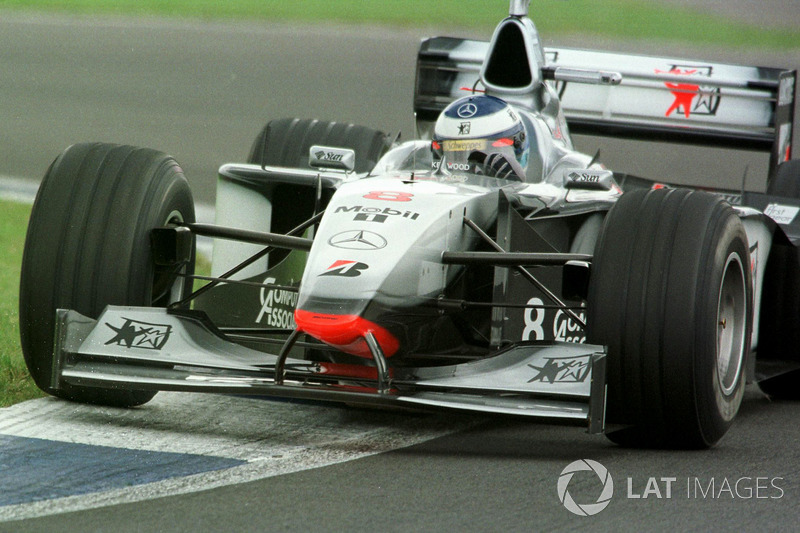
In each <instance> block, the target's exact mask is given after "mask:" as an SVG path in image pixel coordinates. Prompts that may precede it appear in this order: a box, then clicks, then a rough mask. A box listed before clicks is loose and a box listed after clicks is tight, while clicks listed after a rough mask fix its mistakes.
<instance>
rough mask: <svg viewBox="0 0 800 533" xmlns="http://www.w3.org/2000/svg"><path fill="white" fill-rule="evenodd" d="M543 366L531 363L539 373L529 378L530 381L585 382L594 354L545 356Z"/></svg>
mask: <svg viewBox="0 0 800 533" xmlns="http://www.w3.org/2000/svg"><path fill="white" fill-rule="evenodd" d="M544 359H545V363H544V365H543V366H536V365H531V364H529V365H528V366H529V367H531V368H532V369H534V370H536V372H537V374H536V375H535V376H533V377H532V378H531V379H529V380H528V383H532V382H534V381H541V382H542V383H583V382H584V381H586V377H587V376H588V375H589V369H590V368H591V367H590V363H591V359H592V356H591V355H581V356H578V357H545V358H544Z"/></svg>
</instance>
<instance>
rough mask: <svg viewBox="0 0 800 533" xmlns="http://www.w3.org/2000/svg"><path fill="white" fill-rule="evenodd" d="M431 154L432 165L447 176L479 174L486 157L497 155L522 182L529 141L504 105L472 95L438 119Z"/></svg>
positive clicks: (505, 104) (450, 106)
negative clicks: (514, 163) (433, 163)
mask: <svg viewBox="0 0 800 533" xmlns="http://www.w3.org/2000/svg"><path fill="white" fill-rule="evenodd" d="M431 150H432V151H433V157H434V161H435V164H437V165H439V168H441V169H443V170H446V171H451V172H452V171H469V172H475V173H480V170H481V165H482V164H483V163H484V162H485V161H486V160H487V157H489V156H492V157H495V156H497V155H498V154H500V155H502V156H504V157H505V158H507V159H508V160H510V161H514V162H516V163H518V164H519V167H518V168H517V173H518V174H521V175H519V176H517V177H518V179H524V176H525V171H526V170H527V168H528V155H529V153H530V141H529V139H528V134H527V131H526V129H525V125H524V123H523V122H522V120H521V119H520V117H519V114H518V113H517V112H516V111H514V109H513V108H512V107H511V106H510V105H508V103H506V102H505V101H503V100H501V99H499V98H496V97H494V96H487V95H472V96H467V97H464V98H459V99H458V100H456V101H454V102H452V103H450V105H448V106H447V107H446V108H445V109H444V111H442V113H441V114H440V115H439V118H438V119H437V120H436V125H435V126H434V129H433V139H432V142H431ZM514 166H515V167H516V165H514Z"/></svg>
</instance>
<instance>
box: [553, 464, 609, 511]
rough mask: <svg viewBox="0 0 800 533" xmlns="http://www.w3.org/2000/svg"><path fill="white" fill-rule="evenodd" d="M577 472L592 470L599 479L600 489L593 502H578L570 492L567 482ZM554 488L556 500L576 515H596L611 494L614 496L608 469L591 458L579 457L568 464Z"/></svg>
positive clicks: (606, 503) (605, 504) (581, 484)
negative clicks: (556, 492)
mask: <svg viewBox="0 0 800 533" xmlns="http://www.w3.org/2000/svg"><path fill="white" fill-rule="evenodd" d="M577 472H594V473H595V475H596V476H597V478H598V479H599V480H600V484H601V485H602V489H600V495H599V496H598V497H597V500H596V501H594V502H593V503H578V502H576V501H575V499H574V498H573V497H572V495H571V494H570V492H569V484H570V482H571V481H572V478H573V476H574V475H575V474H576V473H577ZM579 485H580V486H584V485H585V484H584V483H579ZM556 488H557V490H558V500H559V501H560V502H561V504H562V505H563V506H564V507H565V508H566V509H567V510H568V511H569V512H571V513H573V514H576V515H578V516H593V515H596V514H597V513H599V512H600V511H602V510H603V509H605V508H606V507H608V504H609V503H610V502H611V498H612V496H614V480H613V479H612V477H611V474H610V473H609V472H608V469H607V468H606V467H605V466H603V465H601V464H600V463H598V462H597V461H592V460H591V459H579V460H577V461H574V462H572V463H570V464H568V465H567V466H566V468H564V470H562V471H561V475H559V476H558V484H557V486H556Z"/></svg>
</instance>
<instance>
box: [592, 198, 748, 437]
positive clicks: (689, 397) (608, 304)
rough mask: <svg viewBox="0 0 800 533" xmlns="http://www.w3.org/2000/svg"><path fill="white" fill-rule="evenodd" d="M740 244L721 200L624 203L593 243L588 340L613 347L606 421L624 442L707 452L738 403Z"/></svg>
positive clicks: (742, 294) (744, 333) (743, 285)
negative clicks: (615, 427) (595, 243)
mask: <svg viewBox="0 0 800 533" xmlns="http://www.w3.org/2000/svg"><path fill="white" fill-rule="evenodd" d="M751 277H752V274H751V271H750V257H749V248H748V241H747V236H746V234H745V231H744V228H743V226H742V223H741V221H740V220H739V218H738V216H737V215H736V213H735V212H734V211H733V209H732V208H731V207H730V206H728V205H727V204H726V203H724V202H723V201H722V200H720V199H718V198H716V197H714V196H712V195H709V194H705V193H702V192H694V191H689V190H680V189H678V190H657V191H636V192H632V193H628V194H625V195H624V196H622V197H621V198H620V200H619V202H618V203H617V204H616V205H615V206H614V207H613V208H612V209H611V211H610V212H609V214H608V216H607V219H606V222H605V225H604V228H603V232H602V234H601V236H600V239H599V241H598V243H597V248H596V251H595V258H594V262H593V265H592V279H591V283H590V289H589V298H588V304H587V324H588V331H587V341H588V342H590V343H593V344H602V345H606V346H607V347H608V357H607V359H608V371H607V372H608V374H607V375H608V403H607V421H608V423H609V424H621V425H622V426H624V427H623V429H619V430H616V431H611V432H609V433H608V437H609V438H610V439H611V440H612V441H613V442H616V443H618V444H621V445H626V446H644V447H659V448H707V447H710V446H712V445H714V444H715V443H716V442H717V441H719V439H720V438H722V436H723V435H724V434H725V432H726V431H727V430H728V428H729V427H730V425H731V423H732V422H733V419H734V417H735V416H736V414H737V412H738V410H739V406H740V404H741V401H742V397H743V395H744V384H745V383H744V382H745V379H744V373H745V370H744V369H745V368H746V367H745V358H746V356H747V354H748V353H749V350H750V338H751V331H752V314H753V312H752V279H751Z"/></svg>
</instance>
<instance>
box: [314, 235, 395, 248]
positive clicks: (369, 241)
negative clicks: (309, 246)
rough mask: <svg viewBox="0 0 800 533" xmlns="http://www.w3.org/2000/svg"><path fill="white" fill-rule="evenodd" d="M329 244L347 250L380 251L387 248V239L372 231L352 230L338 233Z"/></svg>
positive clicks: (329, 240)
mask: <svg viewBox="0 0 800 533" xmlns="http://www.w3.org/2000/svg"><path fill="white" fill-rule="evenodd" d="M328 244H330V245H331V246H333V247H334V248H344V249H345V250H380V249H381V248H385V247H386V244H387V243H386V239H384V238H383V237H382V236H380V235H378V234H377V233H374V232H372V231H365V230H351V231H343V232H341V233H337V234H336V235H334V236H333V237H331V238H330V239H328Z"/></svg>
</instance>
